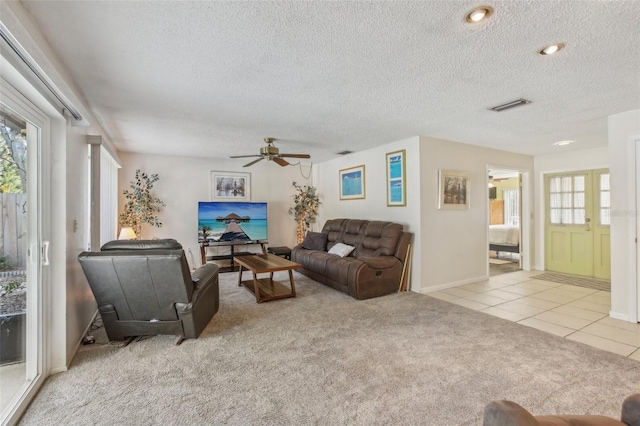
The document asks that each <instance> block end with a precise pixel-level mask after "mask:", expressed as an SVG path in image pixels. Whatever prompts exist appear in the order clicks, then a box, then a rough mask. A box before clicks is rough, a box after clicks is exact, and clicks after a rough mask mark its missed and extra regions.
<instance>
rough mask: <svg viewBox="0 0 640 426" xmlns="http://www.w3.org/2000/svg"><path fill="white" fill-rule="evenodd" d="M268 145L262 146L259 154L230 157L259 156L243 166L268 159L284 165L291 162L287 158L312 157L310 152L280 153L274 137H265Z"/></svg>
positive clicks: (233, 156)
mask: <svg viewBox="0 0 640 426" xmlns="http://www.w3.org/2000/svg"><path fill="white" fill-rule="evenodd" d="M264 141H265V142H266V143H267V146H263V147H262V148H260V154H258V155H232V156H231V157H229V158H247V157H259V158H258V159H257V160H253V161H251V162H250V163H247V164H245V165H244V166H243V167H249V166H253V165H254V164H256V163H257V162H258V161H262V160H265V159H266V160H267V161H273V162H274V163H276V164H279V165H281V166H282V167H285V166H288V165H289V162H288V161H287V160H285V158H311V156H310V155H309V154H280V150H279V149H278V148H277V147H276V146H275V145H273V142H274V141H275V139H274V138H264Z"/></svg>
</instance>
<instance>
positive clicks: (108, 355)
mask: <svg viewBox="0 0 640 426" xmlns="http://www.w3.org/2000/svg"><path fill="white" fill-rule="evenodd" d="M277 277H279V278H280V279H283V280H285V279H286V277H287V275H286V274H282V273H279V274H278V275H277ZM220 278H221V286H220V300H221V307H220V311H219V313H218V314H217V315H216V316H215V317H214V318H213V320H212V321H211V323H210V324H209V326H208V327H207V328H206V329H205V331H204V332H203V334H202V335H201V336H200V338H199V339H197V340H187V341H185V342H184V343H182V345H180V346H175V345H174V344H173V341H174V338H173V337H170V336H156V337H151V338H148V339H146V340H143V341H140V342H136V343H132V344H131V345H129V346H127V347H124V348H120V347H118V346H117V345H113V344H100V342H103V343H104V342H105V337H104V336H105V335H104V331H103V330H98V332H100V333H97V332H96V333H95V334H96V337H97V338H98V343H96V344H94V345H89V346H85V347H82V348H81V350H80V351H79V353H78V354H77V356H76V358H75V360H74V361H73V364H72V366H71V368H70V369H69V371H67V372H64V373H60V374H56V375H54V376H52V377H50V378H49V379H48V380H47V381H46V383H45V384H44V386H43V387H42V390H41V391H40V393H39V394H38V396H37V397H36V398H35V400H34V401H33V403H32V404H31V407H30V408H29V409H28V410H27V412H26V414H25V415H24V417H23V419H22V421H21V424H23V425H44V424H46V425H49V424H64V425H86V424H92V425H114V424H127V425H178V424H179V425H203V424H225V425H227V424H228V425H309V424H313V425H387V424H407V425H438V426H448V425H480V424H481V423H482V413H483V410H484V407H485V405H486V404H487V403H488V402H490V401H491V400H494V399H501V398H507V399H511V400H514V401H516V402H518V403H520V404H521V405H523V406H524V407H525V408H527V409H530V410H531V411H533V412H534V413H537V414H542V413H580V414H586V413H597V414H604V415H610V416H614V417H616V416H618V415H619V413H620V406H621V403H622V400H623V399H624V397H625V396H627V395H628V394H630V393H632V392H634V391H638V390H639V389H638V387H639V385H638V384H639V383H640V363H639V362H637V361H634V360H631V359H627V358H624V357H621V356H618V355H615V354H612V353H609V352H604V351H600V350H598V349H595V348H592V347H589V346H586V345H583V344H580V343H577V342H573V341H570V340H566V339H563V338H560V337H556V336H552V335H550V334H546V333H543V332H541V331H539V330H536V329H533V328H528V327H526V326H523V325H520V324H516V323H513V322H510V321H505V320H502V319H500V318H496V317H493V316H491V315H487V314H484V313H481V312H477V311H473V310H469V309H466V308H463V307H461V306H458V305H454V304H451V303H447V302H445V301H442V300H438V299H434V298H431V297H428V296H426V295H421V294H417V293H411V292H409V293H400V294H392V295H389V296H385V297H380V298H376V299H371V300H366V301H357V300H354V299H352V298H351V297H349V296H347V295H345V294H342V293H340V292H338V291H335V290H333V289H331V288H329V287H326V286H324V285H322V284H319V283H316V282H314V281H312V280H310V279H308V278H306V277H303V276H302V275H299V274H295V279H296V287H297V290H298V297H296V298H295V299H285V300H278V301H273V302H267V303H262V304H257V303H256V302H255V298H254V297H253V296H252V295H251V294H250V293H249V292H248V291H247V290H246V289H244V288H239V287H237V284H236V279H237V275H236V274H232V273H231V274H221V275H220Z"/></svg>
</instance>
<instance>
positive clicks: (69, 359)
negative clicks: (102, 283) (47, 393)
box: [51, 309, 100, 374]
mask: <svg viewBox="0 0 640 426" xmlns="http://www.w3.org/2000/svg"><path fill="white" fill-rule="evenodd" d="M99 312H100V311H98V309H96V313H95V314H93V316H92V317H91V321H89V324H88V325H87V327H86V328H85V329H84V333H82V335H81V336H80V340H78V343H76V347H75V348H73V352H72V353H71V356H70V357H68V358H67V366H66V367H61V368H56V369H52V370H51V374H53V373H60V372H62V371H67V370H68V369H69V367H70V366H71V363H72V362H73V358H74V357H75V356H76V354H77V353H78V349H80V345H82V339H84V336H86V335H87V333H88V332H89V329H90V328H91V326H92V325H93V322H94V321H95V320H96V317H97V316H98V313H99Z"/></svg>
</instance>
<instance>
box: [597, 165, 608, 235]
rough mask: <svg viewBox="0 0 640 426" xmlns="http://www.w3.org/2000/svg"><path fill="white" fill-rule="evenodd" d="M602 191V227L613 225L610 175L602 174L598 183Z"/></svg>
mask: <svg viewBox="0 0 640 426" xmlns="http://www.w3.org/2000/svg"><path fill="white" fill-rule="evenodd" d="M598 189H599V191H600V225H605V226H609V225H611V192H610V186H609V173H602V174H601V175H600V179H599V182H598Z"/></svg>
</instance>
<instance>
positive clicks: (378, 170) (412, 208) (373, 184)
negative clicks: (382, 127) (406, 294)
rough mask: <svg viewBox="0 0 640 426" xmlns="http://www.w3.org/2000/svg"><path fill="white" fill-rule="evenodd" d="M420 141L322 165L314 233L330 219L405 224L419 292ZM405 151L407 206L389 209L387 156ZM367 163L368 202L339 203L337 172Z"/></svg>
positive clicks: (413, 279) (317, 173)
mask: <svg viewBox="0 0 640 426" xmlns="http://www.w3.org/2000/svg"><path fill="white" fill-rule="evenodd" d="M419 142H420V141H419V138H418V137H417V136H416V137H413V138H410V139H405V140H402V141H398V142H394V143H390V144H387V145H384V146H381V147H377V148H372V149H369V150H367V151H361V152H357V153H354V154H349V155H345V156H343V157H340V158H336V159H334V160H331V161H326V162H324V163H321V164H319V165H318V166H317V167H316V169H315V172H314V182H315V183H316V186H317V187H318V195H319V197H320V200H321V202H322V205H321V207H320V214H319V216H318V223H317V224H316V226H315V230H317V231H319V230H320V229H322V226H323V225H324V223H325V222H326V221H327V220H329V219H337V218H348V219H366V220H385V221H390V222H397V223H400V224H402V225H404V229H405V231H407V232H413V233H414V240H413V249H412V250H413V256H412V259H413V261H412V263H411V267H412V268H411V271H412V273H411V289H412V290H413V291H417V292H420V274H421V272H420V271H421V264H420V258H421V247H420V243H421V240H420V238H419V236H420V209H421V199H420V173H421V171H420V162H419V160H420V153H419ZM401 149H404V150H406V159H407V163H406V173H407V206H406V207H388V206H387V192H386V179H387V177H386V153H388V152H393V151H398V150H401ZM362 164H364V166H365V197H366V198H365V199H358V200H340V187H339V185H340V181H339V178H338V173H339V171H340V170H341V169H347V168H351V167H355V166H359V165H362Z"/></svg>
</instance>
